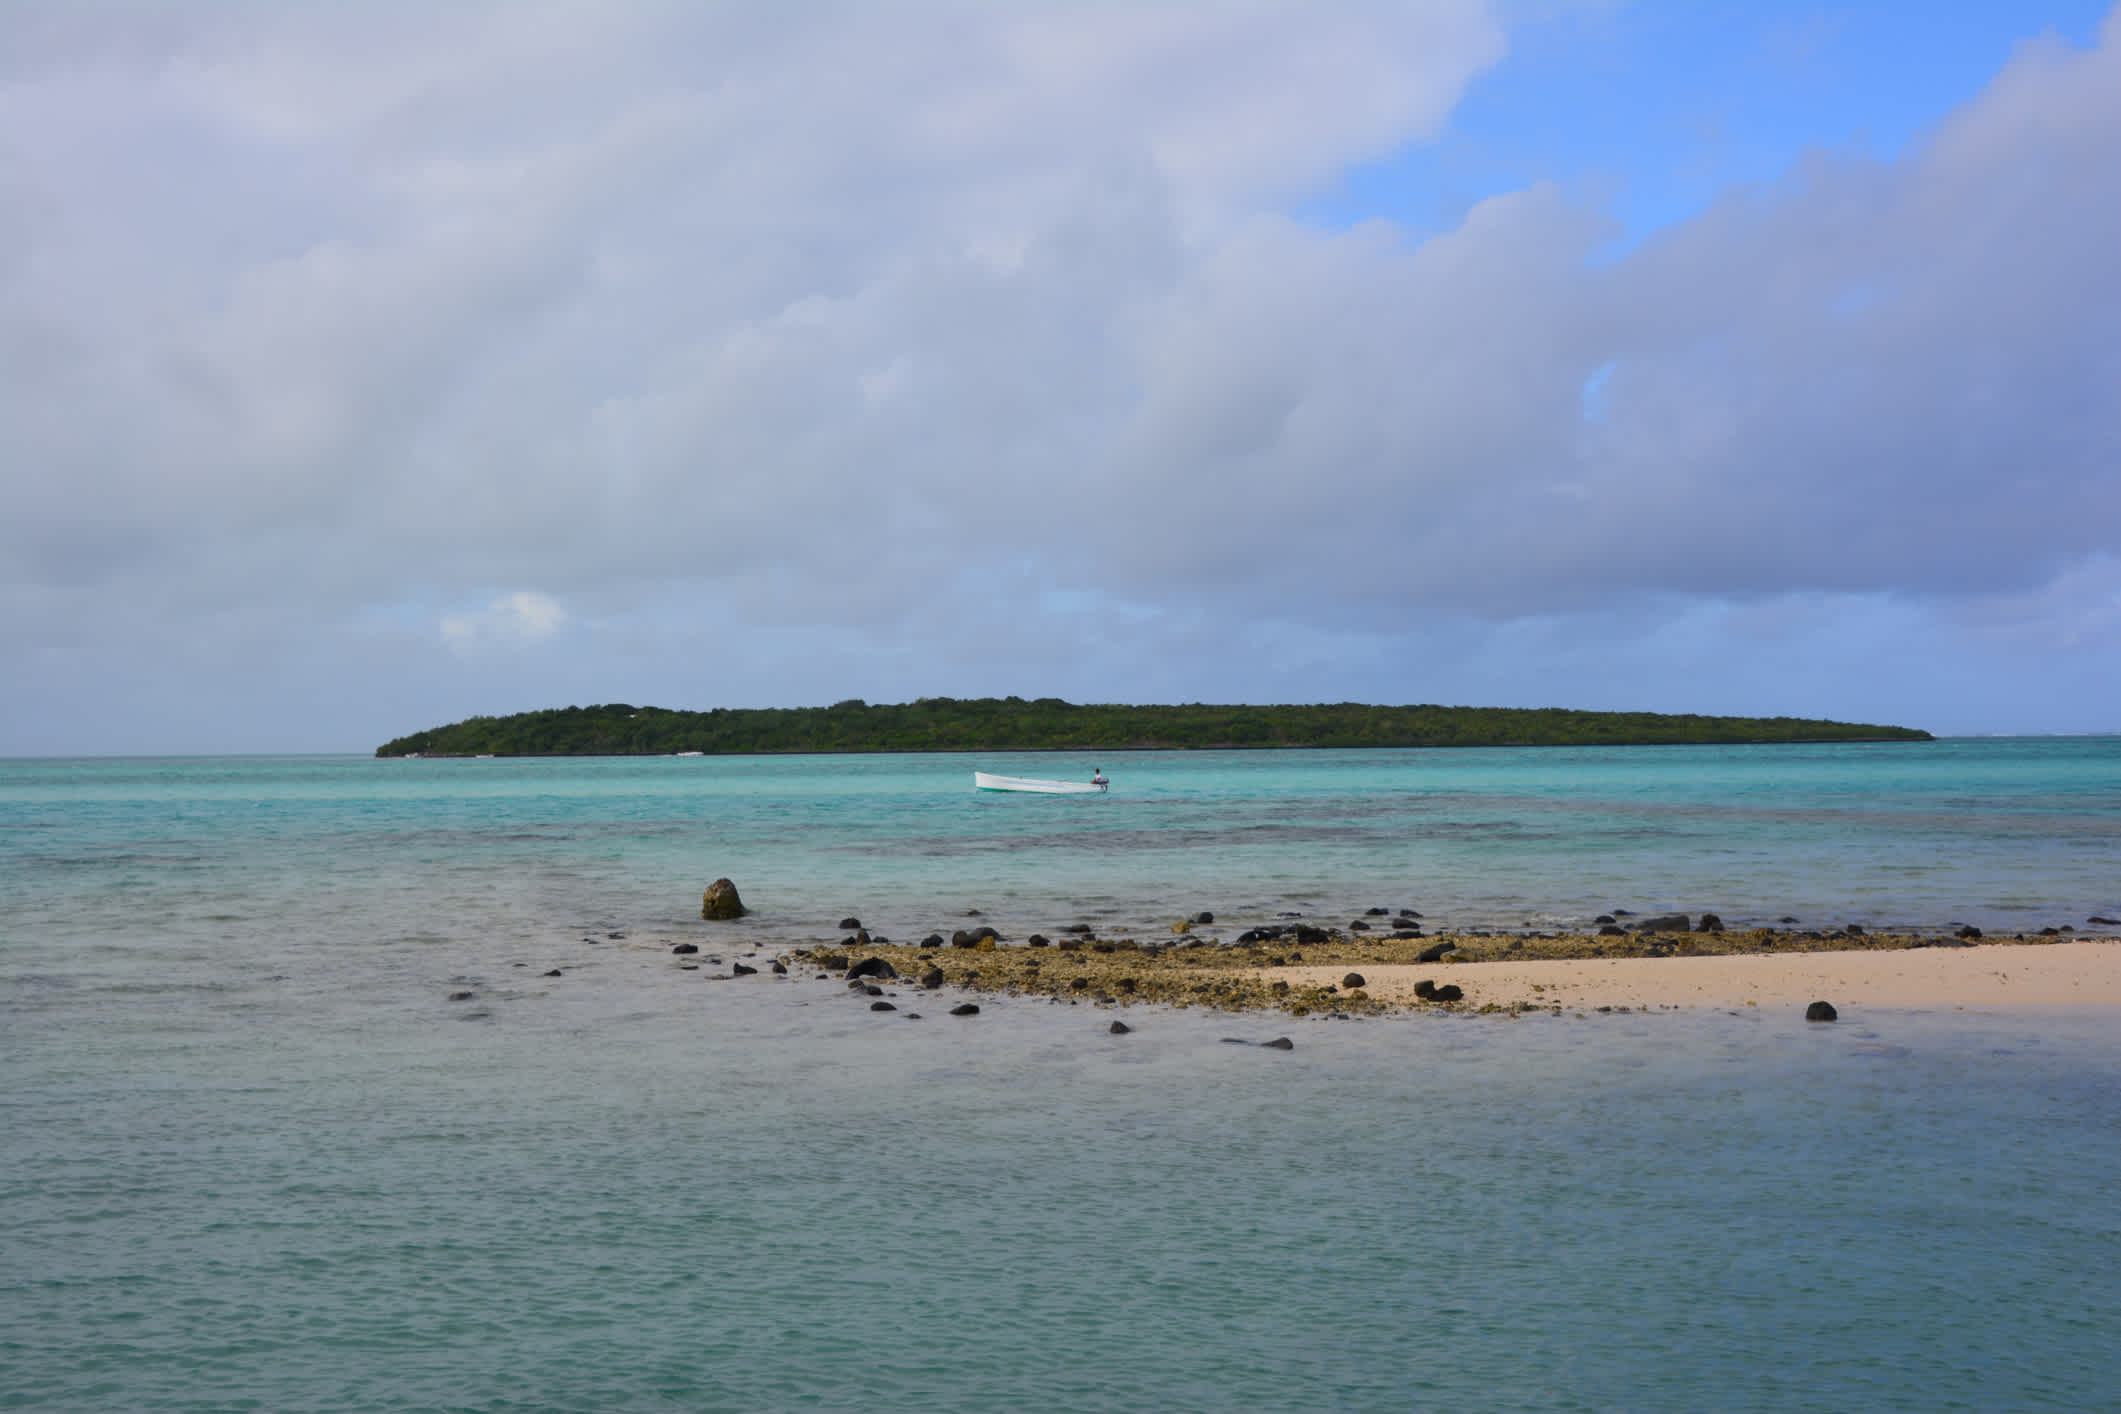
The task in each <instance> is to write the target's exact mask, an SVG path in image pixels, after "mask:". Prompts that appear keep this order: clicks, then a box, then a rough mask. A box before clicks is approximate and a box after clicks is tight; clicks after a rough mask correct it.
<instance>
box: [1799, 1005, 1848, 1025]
mask: <svg viewBox="0 0 2121 1414" xmlns="http://www.w3.org/2000/svg"><path fill="white" fill-rule="evenodd" d="M1840 1014H1841V1013H1839V1012H1837V1011H1835V1010H1834V1004H1833V1003H1832V1002H1813V1003H1812V1004H1811V1005H1810V1006H1808V1007H1806V1008H1805V1009H1804V1019H1805V1020H1806V1021H1832V1020H1834V1019H1835V1018H1836V1017H1837V1016H1839V1015H1840Z"/></svg>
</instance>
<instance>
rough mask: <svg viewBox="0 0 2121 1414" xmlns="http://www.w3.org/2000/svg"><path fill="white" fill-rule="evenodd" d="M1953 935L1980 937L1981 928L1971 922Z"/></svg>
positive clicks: (1957, 936)
mask: <svg viewBox="0 0 2121 1414" xmlns="http://www.w3.org/2000/svg"><path fill="white" fill-rule="evenodd" d="M1952 936H1953V937H1955V938H1978V937H1980V936H1981V930H1980V929H1979V928H1976V927H1975V926H1974V925H1973V924H1971V923H1969V924H1967V925H1966V926H1965V927H1963V928H1961V929H1960V930H1959V931H1958V932H1956V933H1954V934H1953V935H1952Z"/></svg>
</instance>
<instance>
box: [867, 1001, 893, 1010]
mask: <svg viewBox="0 0 2121 1414" xmlns="http://www.w3.org/2000/svg"><path fill="white" fill-rule="evenodd" d="M869 1010H871V1011H897V1010H898V1008H897V1007H895V1006H893V1005H891V1003H889V1002H871V1003H869Z"/></svg>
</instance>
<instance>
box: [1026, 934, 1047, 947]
mask: <svg viewBox="0 0 2121 1414" xmlns="http://www.w3.org/2000/svg"><path fill="white" fill-rule="evenodd" d="M1024 946H1025V947H1029V948H1044V947H1051V946H1052V943H1051V942H1050V941H1048V939H1047V937H1046V935H1045V934H1044V933H1033V934H1032V935H1031V936H1030V937H1028V938H1026V939H1024Z"/></svg>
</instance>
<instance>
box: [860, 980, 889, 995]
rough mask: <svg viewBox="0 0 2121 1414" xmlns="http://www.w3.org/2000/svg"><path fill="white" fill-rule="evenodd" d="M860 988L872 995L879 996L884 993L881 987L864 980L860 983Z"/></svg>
mask: <svg viewBox="0 0 2121 1414" xmlns="http://www.w3.org/2000/svg"><path fill="white" fill-rule="evenodd" d="M862 990H863V991H865V992H867V993H868V994H869V995H870V996H872V997H881V996H882V995H884V989H883V988H882V987H879V986H877V985H876V984H875V983H873V982H864V983H863V984H862Z"/></svg>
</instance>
